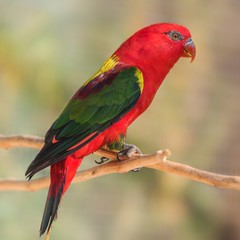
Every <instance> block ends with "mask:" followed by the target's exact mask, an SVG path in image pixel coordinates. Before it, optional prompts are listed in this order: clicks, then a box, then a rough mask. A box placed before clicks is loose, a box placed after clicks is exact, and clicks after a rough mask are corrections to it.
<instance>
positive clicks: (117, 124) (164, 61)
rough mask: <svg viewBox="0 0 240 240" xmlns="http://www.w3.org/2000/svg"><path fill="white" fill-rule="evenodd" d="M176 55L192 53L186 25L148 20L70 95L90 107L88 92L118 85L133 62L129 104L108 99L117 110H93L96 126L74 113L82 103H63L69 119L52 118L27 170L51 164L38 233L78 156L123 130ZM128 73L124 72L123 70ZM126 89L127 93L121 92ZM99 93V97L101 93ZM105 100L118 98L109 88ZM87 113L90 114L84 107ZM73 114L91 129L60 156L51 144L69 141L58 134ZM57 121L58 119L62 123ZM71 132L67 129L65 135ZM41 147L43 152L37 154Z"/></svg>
mask: <svg viewBox="0 0 240 240" xmlns="http://www.w3.org/2000/svg"><path fill="white" fill-rule="evenodd" d="M180 57H191V59H192V60H193V59H194V57H195V46H194V44H193V42H192V40H191V35H190V33H189V31H188V30H187V29H186V28H185V27H183V26H180V25H177V24H168V23H163V24H155V25H151V26H149V27H146V28H144V29H142V30H140V31H138V32H136V33H135V34H134V35H133V36H132V37H130V38H129V39H128V40H126V41H125V42H124V43H123V44H122V45H121V46H120V47H119V49H118V50H117V51H115V52H114V54H113V55H112V58H110V60H111V61H112V62H111V61H110V63H109V65H106V64H105V65H104V67H103V68H101V70H100V71H99V72H98V73H97V74H96V75H95V76H94V77H93V78H92V79H90V81H88V82H87V83H86V84H84V86H83V87H82V88H80V89H79V91H78V92H77V93H76V94H75V95H74V97H73V98H72V102H74V101H75V102H77V101H79V102H80V104H84V100H85V99H86V103H87V104H89V105H87V106H88V108H86V109H90V107H92V105H91V104H90V103H92V101H93V100H92V99H91V97H92V96H94V95H96V96H97V94H103V92H104V91H105V90H106V89H107V87H108V86H110V87H112V86H113V83H116V84H118V85H117V86H121V85H120V84H121V83H117V81H119V82H120V80H116V79H117V78H118V77H119V76H120V74H121V72H124V71H126V72H127V74H129V71H130V70H127V69H131V68H133V67H134V69H135V70H134V71H135V72H134V75H129V76H131V77H130V78H131V79H134V78H135V80H131V81H135V82H133V84H132V86H137V90H136V91H138V92H137V93H138V95H137V97H136V99H135V98H133V97H132V98H130V99H133V100H132V103H131V104H129V106H128V105H127V107H126V108H123V106H122V105H121V104H119V105H116V104H115V105H114V104H112V108H113V107H115V108H116V109H120V110H118V111H119V112H117V110H116V111H115V109H113V110H112V108H108V109H107V110H108V111H112V112H113V113H114V114H115V112H117V114H115V115H114V114H113V113H112V114H113V115H112V120H111V118H110V120H109V119H108V118H107V119H108V120H106V121H105V118H106V116H104V117H103V120H102V119H101V115H97V117H98V116H100V122H101V123H102V122H103V125H101V124H99V126H100V125H101V128H100V127H98V125H97V124H98V123H94V124H93V123H92V122H93V121H94V120H93V118H90V117H89V119H90V120H89V121H88V122H86V123H85V122H84V119H82V118H81V117H79V116H78V114H77V110H78V109H79V111H82V110H81V109H82V108H83V107H84V105H83V107H82V108H80V107H78V108H77V110H76V111H73V110H72V109H74V107H72V109H70V107H68V106H67V110H66V109H65V110H64V112H67V113H68V114H69V122H67V123H65V118H66V114H65V115H64V114H62V115H60V117H59V118H60V120H61V121H62V122H63V123H62V122H61V121H60V120H57V121H58V122H57V127H55V125H56V123H55V125H54V124H53V126H52V127H51V128H50V130H49V132H48V134H47V136H46V142H45V146H44V148H43V150H42V151H41V152H40V153H39V155H38V156H37V157H36V159H35V160H34V161H33V163H32V164H31V165H30V166H29V169H28V170H27V173H26V174H27V175H28V176H29V177H30V178H31V177H32V176H33V175H34V174H35V173H36V172H38V171H39V170H41V169H42V168H45V167H46V166H49V165H51V186H50V188H49V193H48V199H47V203H46V206H45V211H44V215H43V220H42V224H41V229H40V234H43V233H44V232H45V230H46V229H48V231H49V229H50V227H51V224H52V221H53V220H54V218H55V216H56V213H57V208H58V205H59V202H60V200H61V198H62V195H63V194H64V193H65V191H66V190H67V188H68V187H69V185H70V183H71V181H72V179H73V177H74V176H75V174H76V171H77V169H78V167H79V165H80V164H81V161H82V159H83V158H84V157H85V156H87V155H89V154H90V153H92V152H95V151H96V150H98V149H99V148H101V147H102V146H104V145H106V144H111V143H112V142H115V141H118V140H119V137H120V136H122V135H126V131H127V127H128V126H129V125H130V124H131V123H132V122H133V121H134V120H135V119H136V118H137V117H138V116H139V115H140V114H142V113H143V112H144V111H145V110H146V109H147V108H148V106H149V105H150V104H151V102H152V100H153V98H154V96H155V94H156V92H157V90H158V88H159V86H160V85H161V83H162V82H163V80H164V78H165V76H166V75H167V73H168V72H169V71H170V69H171V68H172V67H173V65H174V64H175V63H176V62H177V60H178V59H179V58H180ZM127 74H125V75H124V76H128V75H127ZM119 78H120V77H119ZM130 78H129V79H130ZM129 83H130V80H129ZM123 87H125V86H123ZM111 90H112V91H113V90H117V92H119V91H120V93H119V99H121V97H122V98H124V97H125V95H124V94H125V92H126V90H125V91H123V92H121V89H114V88H113V89H111ZM107 94H111V92H110V91H109V92H108V93H106V94H105V95H106V97H108V96H107ZM112 94H113V93H112ZM105 95H104V94H103V96H102V98H105ZM128 95H129V93H128ZM128 95H126V97H127V96H128ZM99 99H100V100H101V98H99ZM110 100H114V101H117V100H116V97H115V96H114V94H113V96H110ZM119 101H120V100H119ZM98 102H99V101H98ZM106 102H107V101H106ZM127 102H128V101H126V102H124V104H127ZM117 103H118V102H117ZM107 105H108V104H105V105H104V106H102V105H101V104H100V103H99V106H98V110H97V111H103V110H105V107H106V106H107ZM69 106H70V105H69ZM116 106H117V107H118V108H117V107H116ZM119 106H120V107H119ZM108 107H109V106H108ZM69 109H70V110H72V111H73V112H74V113H72V112H71V111H70V110H69ZM122 109H123V110H122ZM107 110H106V111H107ZM89 111H90V110H89ZM94 111H95V109H94ZM64 112H63V113H64ZM75 112H76V113H75ZM97 113H98V112H97ZM71 114H72V115H71ZM86 114H89V112H87V110H86ZM94 116H95V115H94ZM97 117H96V118H97ZM79 118H80V119H79ZM62 119H63V120H64V121H63V120H62ZM73 120H75V122H76V123H78V122H80V123H81V124H82V126H83V127H84V126H85V125H86V124H90V123H91V124H92V125H91V128H90V129H92V130H91V131H90V130H89V134H87V135H86V136H85V135H84V134H85V132H84V131H83V135H84V137H83V138H80V139H81V140H79V141H77V142H76V141H75V140H76V138H74V137H72V145H71V144H70V145H69V146H68V145H67V146H68V147H67V149H66V150H65V151H64V154H63V157H62V158H61V154H60V155H59V154H58V153H59V152H58V151H57V150H56V152H57V153H56V154H55V152H54V149H55V148H56V149H57V146H61V145H60V144H63V146H65V145H64V144H65V143H66V144H68V142H66V141H67V140H66V138H61V137H59V136H62V135H64V134H63V133H65V132H64V131H67V130H66V129H67V128H65V126H66V124H70V123H71V124H72V122H71V121H73ZM59 122H61V124H60V123H59ZM84 124H85V125H84ZM104 124H105V125H104ZM86 126H88V125H86ZM77 128H78V126H77V125H76V126H75V125H74V128H73V129H77ZM81 131H82V130H81ZM70 133H71V132H70ZM70 133H69V132H67V134H68V135H69V134H70ZM76 134H77V132H76ZM65 135H66V134H65ZM77 136H78V135H77ZM78 137H79V136H78ZM67 139H68V138H67ZM70 140H71V139H70ZM70 140H69V141H70ZM64 141H65V142H64ZM59 148H60V147H59ZM74 150H76V151H74ZM51 151H52V152H54V153H52V152H51ZM42 152H43V154H41V153H42ZM46 153H47V154H49V157H45V158H43V156H44V154H46ZM65 153H66V154H65ZM68 153H69V154H68ZM54 154H55V155H54ZM43 159H44V160H43Z"/></svg>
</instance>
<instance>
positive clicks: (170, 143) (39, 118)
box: [0, 0, 240, 240]
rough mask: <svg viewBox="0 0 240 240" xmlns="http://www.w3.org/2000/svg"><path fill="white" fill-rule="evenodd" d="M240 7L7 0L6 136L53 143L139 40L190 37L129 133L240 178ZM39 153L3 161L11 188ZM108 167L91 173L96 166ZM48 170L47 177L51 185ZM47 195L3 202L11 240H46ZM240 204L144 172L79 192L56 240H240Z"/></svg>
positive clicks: (230, 194) (2, 22)
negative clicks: (41, 236)
mask: <svg viewBox="0 0 240 240" xmlns="http://www.w3.org/2000/svg"><path fill="white" fill-rule="evenodd" d="M239 12H240V1H238V0H212V1H206V0H204V1H203V0H202V1H200V0H199V1H190V0H182V1H176V0H175V1H174V0H169V1H164V0H159V1H157V0H141V1H129V0H124V1H111V0H102V1H99V0H92V1H80V0H69V1H57V0H52V1H46V0H43V1H33V0H32V1H31V0H21V1H17V0H11V1H9V0H0V114H1V118H0V134H33V135H39V136H44V134H45V132H46V131H47V129H48V127H49V126H50V125H51V123H52V122H53V121H54V120H55V118H56V117H57V116H58V114H59V113H60V112H61V110H62V109H63V107H64V105H65V104H66V103H67V101H68V100H69V99H70V97H71V96H72V95H73V94H74V92H75V91H76V90H77V89H78V88H79V87H80V86H81V84H82V83H83V82H84V81H85V80H87V78H88V77H90V76H91V75H92V74H94V73H95V72H96V71H97V70H98V68H99V67H100V66H101V64H102V63H103V62H104V61H105V60H106V59H107V58H108V57H109V56H110V55H111V54H112V52H113V51H114V50H115V49H116V48H117V47H118V46H119V45H120V44H121V42H123V41H124V40H125V39H126V38H127V37H128V36H130V35H131V34H133V33H134V32H135V31H136V30H138V29H140V28H142V27H144V26H147V25H149V24H152V23H157V22H176V23H179V24H182V25H185V26H187V27H188V28H189V29H190V30H191V33H192V36H193V40H194V42H195V44H196V47H197V57H196V59H195V62H194V63H193V64H189V61H188V59H187V60H186V59H181V60H180V61H179V62H178V63H177V65H176V66H175V67H174V69H173V70H172V71H171V73H170V74H169V75H168V77H167V79H166V81H165V82H164V84H163V85H162V87H161V89H160V91H159V93H158V95H157V96H156V98H155V100H154V102H153V104H152V106H151V107H150V108H149V110H148V111H147V112H146V113H145V114H144V115H143V116H142V117H140V118H139V119H138V120H137V121H136V122H135V123H134V124H133V125H132V126H131V127H130V128H129V132H128V142H131V143H134V144H136V145H137V146H139V147H140V148H141V149H142V151H143V152H144V153H153V152H154V151H156V150H158V149H163V148H169V149H171V151H172V153H173V155H172V157H171V159H172V161H177V162H182V163H185V164H189V165H191V166H194V167H197V168H201V169H205V170H209V171H213V172H218V173H223V174H224V173H225V174H233V175H240V164H239V154H240V148H239V144H240V134H239V133H240V104H239V102H240V79H239V73H240V60H239V59H240V47H239V42H240V28H239V24H240V14H239ZM36 153H37V151H35V150H32V149H21V148H19V149H11V150H8V151H7V150H2V149H0V164H1V167H0V177H1V178H7V177H15V178H18V179H24V172H25V170H26V168H27V166H28V165H29V163H30V161H31V160H32V159H33V158H34V156H35V155H36ZM95 159H98V157H97V156H93V157H91V158H88V161H87V160H85V162H84V164H83V166H82V168H86V167H90V166H92V165H94V160H95ZM47 174H48V170H45V171H43V172H41V173H40V174H38V175H37V177H40V176H46V175H47ZM46 194H47V190H46V189H45V190H41V191H38V192H1V193H0V239H8V240H12V239H13V240H15V239H24V240H30V239H31V240H32V239H38V230H39V224H40V220H41V217H42V212H43V208H44V204H45V198H46ZM239 216H240V193H239V192H237V191H231V190H221V189H216V188H213V187H209V186H207V185H203V184H200V183H196V182H192V181H190V180H188V179H184V178H182V177H177V176H174V175H172V174H166V173H161V172H157V171H154V170H147V169H143V170H142V171H140V172H139V173H129V174H124V175H116V174H115V175H110V176H104V177H101V178H97V179H94V180H91V181H87V182H83V183H80V184H75V185H73V186H72V187H71V188H70V189H69V191H68V192H67V194H66V196H65V198H64V200H63V202H62V204H61V206H60V210H59V217H58V221H57V222H55V224H54V227H53V231H52V236H51V237H52V239H59V240H60V239H64V240H65V239H71V240H77V239H84V240H122V239H127V240H135V239H138V240H145V239H151V240H152V239H153V240H155V239H161V240H202V239H204V240H238V239H240V217H239Z"/></svg>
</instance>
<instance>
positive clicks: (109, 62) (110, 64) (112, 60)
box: [83, 55, 119, 86]
mask: <svg viewBox="0 0 240 240" xmlns="http://www.w3.org/2000/svg"><path fill="white" fill-rule="evenodd" d="M118 59H119V58H118V56H117V55H112V56H111V57H110V58H109V59H108V60H107V61H106V62H105V63H104V64H103V66H102V67H101V68H100V69H99V70H98V71H97V72H96V74H94V75H93V76H92V77H91V78H90V79H88V80H87V81H86V82H85V83H84V84H83V86H85V85H87V84H88V83H89V82H90V81H91V80H92V79H94V78H95V77H97V76H98V75H100V74H103V73H105V72H107V71H109V70H110V69H112V68H113V67H115V66H116V65H117V63H118Z"/></svg>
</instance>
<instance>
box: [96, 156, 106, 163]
mask: <svg viewBox="0 0 240 240" xmlns="http://www.w3.org/2000/svg"><path fill="white" fill-rule="evenodd" d="M108 160H109V158H107V157H101V158H100V161H97V160H95V163H96V164H103V163H105V162H107V161H108Z"/></svg>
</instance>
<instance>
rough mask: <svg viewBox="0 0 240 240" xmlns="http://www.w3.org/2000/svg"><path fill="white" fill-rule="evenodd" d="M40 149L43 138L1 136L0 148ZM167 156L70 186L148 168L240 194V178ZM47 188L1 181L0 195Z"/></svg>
mask: <svg viewBox="0 0 240 240" xmlns="http://www.w3.org/2000/svg"><path fill="white" fill-rule="evenodd" d="M42 145H43V138H40V137H35V136H28V135H21V136H0V148H11V147H19V146H20V147H32V148H40V147H41V146H42ZM95 153H96V154H98V155H101V156H105V157H109V158H112V159H115V158H116V153H114V152H111V151H108V150H105V149H100V150H98V151H97V152H95ZM169 156H170V152H169V151H168V150H165V151H158V152H156V153H155V154H151V155H143V156H135V157H133V158H131V159H127V160H125V161H122V162H118V161H112V162H109V163H106V164H103V165H100V166H96V167H93V168H91V169H87V170H83V171H79V172H78V173H77V174H76V176H75V178H74V181H73V182H75V183H76V182H81V181H86V180H89V179H92V178H95V177H100V176H103V175H107V174H112V173H126V172H128V171H130V170H131V169H134V168H139V167H147V168H153V169H157V170H160V171H164V172H168V173H173V174H176V175H179V176H184V177H186V178H188V179H191V180H194V181H197V182H201V183H205V184H208V185H211V186H215V187H219V188H226V189H234V190H240V177H239V176H229V175H221V174H216V173H211V172H207V171H203V170H200V169H196V168H193V167H190V166H188V165H184V164H180V163H176V162H172V161H169V160H167V159H166V158H167V157H169ZM48 185H49V178H48V177H46V178H39V179H35V180H32V181H30V182H27V181H26V180H14V179H2V180H0V191H9V190H12V191H13V190H14V191H37V190H39V189H42V188H46V187H48Z"/></svg>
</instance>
